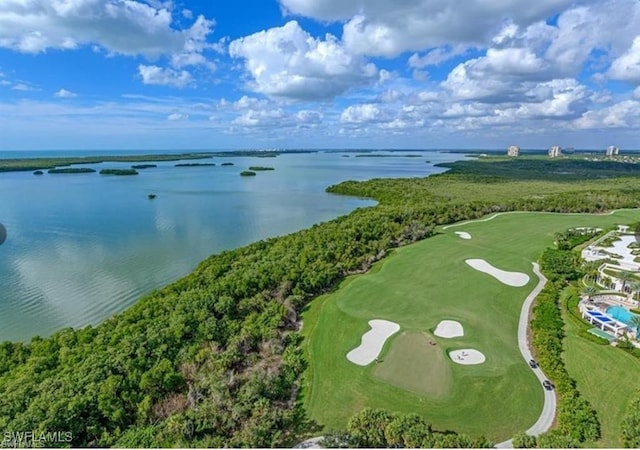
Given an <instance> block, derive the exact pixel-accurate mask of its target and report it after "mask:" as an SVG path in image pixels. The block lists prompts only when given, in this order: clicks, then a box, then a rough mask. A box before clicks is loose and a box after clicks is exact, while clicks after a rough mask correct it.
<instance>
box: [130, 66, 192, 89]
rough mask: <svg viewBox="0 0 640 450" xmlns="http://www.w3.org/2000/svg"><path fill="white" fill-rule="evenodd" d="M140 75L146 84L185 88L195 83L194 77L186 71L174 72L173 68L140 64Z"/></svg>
mask: <svg viewBox="0 0 640 450" xmlns="http://www.w3.org/2000/svg"><path fill="white" fill-rule="evenodd" d="M138 73H139V74H140V77H142V82H143V83H144V84H155V85H159V86H174V87H178V88H183V87H185V86H188V85H190V84H191V83H192V82H193V77H192V76H191V74H190V73H189V72H187V71H186V70H174V69H171V68H162V67H159V66H146V65H144V64H140V65H139V66H138Z"/></svg>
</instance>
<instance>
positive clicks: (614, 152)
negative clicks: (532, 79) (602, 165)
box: [607, 145, 620, 156]
mask: <svg viewBox="0 0 640 450" xmlns="http://www.w3.org/2000/svg"><path fill="white" fill-rule="evenodd" d="M619 154H620V149H619V148H618V147H616V146H615V145H610V146H609V147H607V156H616V155H619Z"/></svg>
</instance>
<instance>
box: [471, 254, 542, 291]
mask: <svg viewBox="0 0 640 450" xmlns="http://www.w3.org/2000/svg"><path fill="white" fill-rule="evenodd" d="M465 262H466V263H467V264H469V265H470V266H471V267H473V268H474V269H476V270H477V271H479V272H483V273H486V274H488V275H491V276H492V277H493V278H495V279H496V280H498V281H499V282H501V283H503V284H506V285H507V286H513V287H522V286H524V285H526V284H527V283H528V282H529V275H527V274H526V273H521V272H507V271H505V270H500V269H498V268H497V267H493V266H492V265H491V264H489V263H488V262H486V261H485V260H484V259H467V260H466V261H465Z"/></svg>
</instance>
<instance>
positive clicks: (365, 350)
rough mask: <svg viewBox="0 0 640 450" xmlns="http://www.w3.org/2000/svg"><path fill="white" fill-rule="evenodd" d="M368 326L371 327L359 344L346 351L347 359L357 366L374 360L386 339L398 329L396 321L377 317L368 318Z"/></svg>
mask: <svg viewBox="0 0 640 450" xmlns="http://www.w3.org/2000/svg"><path fill="white" fill-rule="evenodd" d="M369 326H370V327H371V329H370V330H369V331H367V332H366V333H365V334H363V335H362V341H361V342H360V346H358V347H356V348H354V349H353V350H351V351H350V352H349V353H347V359H348V360H349V361H351V362H352V363H354V364H357V365H359V366H366V365H367V364H371V363H372V362H373V361H375V359H376V358H377V357H378V355H379V354H380V352H381V351H382V347H383V346H384V343H385V342H386V340H387V339H389V337H391V336H392V335H393V334H395V333H397V332H398V330H399V329H400V325H398V324H397V323H394V322H389V321H388V320H379V319H375V320H370V321H369Z"/></svg>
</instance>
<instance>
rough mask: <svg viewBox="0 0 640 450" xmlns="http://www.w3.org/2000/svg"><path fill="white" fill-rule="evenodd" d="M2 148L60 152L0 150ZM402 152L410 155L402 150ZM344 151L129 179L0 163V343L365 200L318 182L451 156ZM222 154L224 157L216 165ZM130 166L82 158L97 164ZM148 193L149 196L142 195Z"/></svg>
mask: <svg viewBox="0 0 640 450" xmlns="http://www.w3.org/2000/svg"><path fill="white" fill-rule="evenodd" d="M8 153H9V156H10V157H24V156H25V154H26V155H32V156H64V155H65V153H63V152H45V153H43V154H35V153H31V154H29V153H26V152H20V153H18V152H4V153H3V154H1V155H0V156H4V157H7V154H8ZM86 153H87V154H92V153H98V154H104V153H105V152H86ZM145 153H156V152H145ZM409 153H414V154H418V155H420V157H416V158H406V157H403V156H402V155H404V154H409ZM66 155H69V156H74V155H77V154H74V153H72V152H67V153H66ZM350 155H351V156H350V157H348V158H346V157H343V156H342V153H324V152H320V153H309V154H283V155H280V156H278V157H276V158H257V157H228V158H214V159H213V162H215V163H217V164H218V166H216V167H196V168H192V167H183V168H176V167H174V164H175V162H154V163H153V164H157V165H158V167H157V168H152V169H145V170H140V175H138V176H133V177H108V176H101V175H98V174H97V173H94V174H75V175H50V174H47V173H45V174H44V175H42V176H34V175H33V174H32V173H31V172H10V173H0V223H2V224H4V226H5V227H6V229H7V240H6V242H5V243H4V244H2V245H1V246H0V341H2V340H28V339H30V338H31V337H32V336H34V335H49V334H51V333H53V332H55V331H56V330H59V329H61V328H64V327H67V326H73V327H81V326H84V325H87V324H96V323H99V322H100V321H101V320H103V319H105V318H107V317H109V316H111V315H113V314H115V313H117V312H120V311H122V310H123V309H125V308H126V307H127V306H129V305H131V304H132V303H133V302H134V301H135V300H136V299H137V298H139V297H140V296H141V295H143V294H145V293H147V292H149V291H151V290H153V289H156V288H159V287H161V286H163V285H165V284H167V283H169V282H171V281H173V280H175V279H177V278H179V277H181V276H183V275H185V274H187V273H189V272H190V271H191V270H193V268H194V267H195V266H196V265H197V264H198V262H200V261H202V260H203V259H205V258H206V257H207V256H209V255H211V254H213V253H218V252H220V251H222V250H226V249H231V248H236V247H239V246H242V245H246V244H248V243H251V242H254V241H256V240H259V239H263V238H266V237H271V236H277V235H283V234H287V233H290V232H293V231H296V230H300V229H303V228H307V227H310V226H311V225H313V224H315V223H318V222H322V221H327V220H331V219H333V218H335V217H337V216H339V215H343V214H347V213H349V212H350V211H352V210H353V209H355V208H357V207H361V206H369V205H372V204H373V202H371V201H368V200H362V199H356V198H350V197H344V196H337V195H331V194H327V193H325V192H324V189H325V188H326V187H327V186H328V185H331V184H335V183H337V182H340V181H344V180H347V179H357V180H365V179H370V178H375V177H414V176H427V175H429V174H432V173H438V172H442V169H438V168H435V167H433V165H432V164H426V163H425V160H430V161H432V162H433V163H437V162H442V161H453V160H456V159H461V158H462V156H461V155H455V154H447V153H438V152H424V153H417V152H401V153H398V154H397V156H394V157H391V158H356V157H354V154H353V153H351V154H350ZM225 161H229V162H233V163H234V164H235V165H234V166H228V167H221V166H220V163H222V162H225ZM205 162H211V160H207V161H205ZM136 164H138V163H136ZM130 165H131V163H103V164H90V165H88V166H89V167H93V168H95V169H98V170H99V169H100V168H104V167H129V166H130ZM251 165H263V166H273V167H275V168H276V170H275V171H269V172H260V173H258V175H257V176H256V177H240V176H239V175H238V173H239V172H240V171H241V170H244V169H246V168H248V167H249V166H251ZM149 193H155V194H156V195H157V198H156V199H154V200H149V199H148V198H147V194H149Z"/></svg>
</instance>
